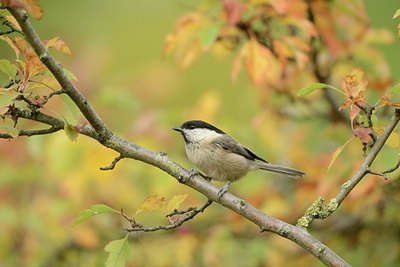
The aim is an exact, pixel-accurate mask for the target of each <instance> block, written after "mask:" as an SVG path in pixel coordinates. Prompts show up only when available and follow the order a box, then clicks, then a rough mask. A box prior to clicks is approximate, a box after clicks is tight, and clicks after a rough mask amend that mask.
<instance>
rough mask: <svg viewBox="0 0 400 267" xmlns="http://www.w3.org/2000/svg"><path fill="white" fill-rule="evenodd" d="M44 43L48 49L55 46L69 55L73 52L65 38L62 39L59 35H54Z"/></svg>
mask: <svg viewBox="0 0 400 267" xmlns="http://www.w3.org/2000/svg"><path fill="white" fill-rule="evenodd" d="M44 43H45V46H46V48H47V49H49V48H54V49H56V50H58V51H60V52H63V53H65V54H68V55H71V54H72V52H71V49H70V48H69V47H68V45H67V44H66V43H65V42H64V41H63V40H61V39H60V38H59V37H54V38H52V39H50V40H47V41H45V42H44Z"/></svg>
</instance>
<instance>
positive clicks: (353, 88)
mask: <svg viewBox="0 0 400 267" xmlns="http://www.w3.org/2000/svg"><path fill="white" fill-rule="evenodd" d="M343 82H344V85H343V87H344V91H345V93H346V96H347V97H348V98H351V99H355V98H358V99H359V100H362V99H363V97H364V93H365V90H366V89H367V85H368V82H367V81H366V80H365V79H364V71H363V70H362V69H360V68H353V69H352V70H351V72H350V73H349V74H347V75H346V76H345V77H344V80H343Z"/></svg>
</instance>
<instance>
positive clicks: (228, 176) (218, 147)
mask: <svg viewBox="0 0 400 267" xmlns="http://www.w3.org/2000/svg"><path fill="white" fill-rule="evenodd" d="M173 129H174V130H175V131H178V132H180V133H181V134H182V136H183V139H184V141H185V151H186V155H187V157H188V159H189V161H190V162H191V163H193V164H194V165H195V166H197V167H198V168H199V169H200V170H202V171H203V172H204V174H205V176H206V178H209V179H213V180H217V181H223V182H227V183H226V184H225V185H224V186H223V187H222V188H221V189H220V191H219V192H218V196H219V197H221V196H222V195H223V194H224V193H225V192H226V191H227V190H228V187H229V185H230V184H231V183H232V182H234V181H237V180H238V179H240V178H242V177H243V176H245V175H246V174H247V172H248V171H254V170H264V171H269V172H274V173H280V174H284V175H287V176H290V177H293V178H300V177H303V176H304V175H305V173H304V172H302V171H299V170H296V169H293V168H289V167H283V166H279V165H275V164H271V163H269V162H268V161H266V160H264V159H262V158H260V157H259V156H257V155H256V154H255V153H254V152H253V151H251V150H250V149H248V148H247V147H245V146H243V145H242V144H240V143H239V142H237V141H236V140H235V139H233V138H232V137H230V136H229V135H228V134H226V133H225V132H224V131H222V130H220V129H218V128H217V127H215V126H213V125H211V124H209V123H207V122H204V121H201V120H191V121H187V122H185V123H183V124H182V125H181V126H179V127H175V128H173Z"/></svg>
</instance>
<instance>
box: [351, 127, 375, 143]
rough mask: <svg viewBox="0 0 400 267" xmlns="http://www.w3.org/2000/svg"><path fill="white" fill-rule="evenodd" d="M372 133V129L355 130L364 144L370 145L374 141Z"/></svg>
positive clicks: (360, 128) (355, 133)
mask: <svg viewBox="0 0 400 267" xmlns="http://www.w3.org/2000/svg"><path fill="white" fill-rule="evenodd" d="M371 132H372V129H371V128H362V127H359V128H355V129H353V133H354V135H355V136H357V137H358V139H360V140H361V142H362V143H363V144H368V143H369V142H370V141H371V140H372V138H371V136H370V134H371Z"/></svg>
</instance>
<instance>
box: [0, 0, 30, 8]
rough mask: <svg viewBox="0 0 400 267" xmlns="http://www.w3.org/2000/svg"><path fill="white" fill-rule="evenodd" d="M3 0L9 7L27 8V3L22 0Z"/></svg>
mask: <svg viewBox="0 0 400 267" xmlns="http://www.w3.org/2000/svg"><path fill="white" fill-rule="evenodd" d="M1 2H2V3H3V4H4V6H7V7H16V8H25V4H24V3H23V1H20V0H1Z"/></svg>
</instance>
